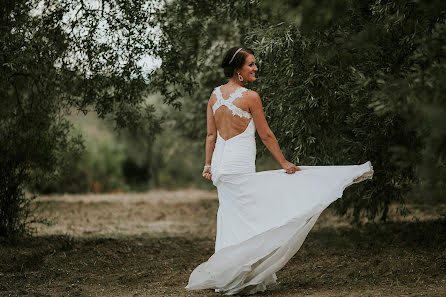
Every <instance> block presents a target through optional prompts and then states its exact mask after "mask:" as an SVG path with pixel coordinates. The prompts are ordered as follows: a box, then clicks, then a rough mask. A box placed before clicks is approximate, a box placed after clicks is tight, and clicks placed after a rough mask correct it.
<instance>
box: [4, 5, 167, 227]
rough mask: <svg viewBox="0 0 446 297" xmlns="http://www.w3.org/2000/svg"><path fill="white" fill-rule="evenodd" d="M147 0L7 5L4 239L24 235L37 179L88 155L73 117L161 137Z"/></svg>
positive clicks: (149, 6) (5, 17)
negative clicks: (30, 188)
mask: <svg viewBox="0 0 446 297" xmlns="http://www.w3.org/2000/svg"><path fill="white" fill-rule="evenodd" d="M151 9H152V7H151V5H148V4H147V3H146V1H132V2H115V1H105V0H104V1H100V2H88V3H86V2H84V1H73V0H62V1H37V0H35V1H33V0H30V1H26V0H19V1H15V0H14V1H11V0H9V1H3V2H2V5H1V6H0V49H1V52H2V55H0V67H1V71H0V94H1V102H2V108H1V109H0V164H1V172H0V236H10V235H12V234H20V233H23V232H26V222H27V218H26V216H25V215H24V214H26V213H28V210H27V209H28V202H29V198H27V197H25V196H24V194H23V189H24V188H25V187H26V186H27V185H29V184H30V183H31V182H32V181H33V179H35V178H40V177H45V176H54V175H58V171H60V168H62V167H63V166H64V162H65V159H64V156H65V155H66V152H67V151H71V152H72V153H73V154H77V153H78V152H79V151H80V150H81V149H82V144H81V143H82V141H81V140H80V138H79V137H71V134H70V133H69V132H70V130H71V125H70V123H69V122H68V121H67V120H66V119H65V114H66V113H68V112H69V111H71V109H72V108H73V107H74V108H77V109H79V110H82V111H84V112H88V108H90V107H94V109H95V110H96V111H97V112H98V114H99V115H100V116H101V117H104V116H105V115H107V114H111V115H113V118H114V120H115V123H116V127H117V128H121V127H129V129H132V130H143V131H145V133H146V135H153V134H154V133H156V132H157V131H159V128H160V127H159V118H158V117H157V116H155V115H154V108H153V106H151V105H149V104H146V103H145V102H144V100H143V92H144V91H145V89H146V83H145V78H144V75H143V72H142V70H141V67H140V66H139V64H138V62H139V61H140V60H141V58H142V57H143V56H144V54H145V51H148V50H150V49H151V48H152V47H153V44H154V40H155V38H153V36H154V35H155V33H153V32H152V29H151V26H152V25H153V24H152V23H151V22H150V21H151V19H152V18H151V13H152V12H151V11H152V10H151Z"/></svg>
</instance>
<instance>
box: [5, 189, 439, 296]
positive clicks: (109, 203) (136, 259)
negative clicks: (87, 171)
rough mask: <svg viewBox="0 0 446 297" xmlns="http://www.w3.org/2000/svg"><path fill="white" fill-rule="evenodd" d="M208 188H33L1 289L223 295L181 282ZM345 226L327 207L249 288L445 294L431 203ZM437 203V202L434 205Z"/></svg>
mask: <svg viewBox="0 0 446 297" xmlns="http://www.w3.org/2000/svg"><path fill="white" fill-rule="evenodd" d="M216 197H217V196H216V193H215V192H202V191H176V192H165V191H158V192H151V193H148V194H114V195H100V196H95V195H84V196H75V195H73V196H54V197H42V198H41V199H39V202H38V203H40V204H41V205H42V206H43V207H44V208H43V209H44V211H43V212H42V213H41V215H43V216H48V215H51V216H57V217H58V220H57V223H56V224H54V225H53V226H50V227H45V226H39V228H38V233H37V235H36V236H35V237H33V238H31V239H26V240H22V241H20V242H16V243H6V242H2V243H1V244H0V259H1V262H0V296H180V297H181V296H222V295H220V294H217V293H214V292H213V291H212V290H204V291H186V290H185V289H184V286H185V285H186V284H187V280H188V277H189V274H190V273H191V271H192V270H193V269H194V268H195V266H197V265H198V264H200V263H201V262H203V261H205V260H207V259H208V258H209V256H210V255H212V253H213V249H214V238H215V216H216V211H217V208H218V201H217V198H216ZM412 209H413V210H414V215H412V216H409V217H406V218H399V217H397V216H393V217H391V219H392V220H391V221H390V222H388V223H386V224H379V225H378V224H374V223H369V224H366V225H365V226H363V227H361V228H356V227H351V226H350V225H349V224H347V223H346V222H345V221H344V220H343V219H340V218H338V217H336V216H333V214H332V213H331V211H330V209H328V210H326V211H325V212H324V213H323V215H322V216H321V217H320V218H319V221H318V222H317V224H316V226H315V227H314V229H313V230H312V231H311V232H310V234H309V236H308V238H307V240H306V241H305V243H304V245H303V246H302V248H301V250H300V251H299V252H298V253H297V254H296V255H295V256H294V257H293V258H292V259H291V260H290V262H289V263H288V264H287V265H286V266H285V267H284V268H283V269H282V270H280V271H279V272H278V273H277V276H278V284H277V285H274V286H272V287H270V288H269V290H268V291H266V292H263V293H260V294H256V295H254V296H307V295H309V296H446V240H445V239H446V222H445V220H440V219H438V214H439V213H442V212H443V210H442V209H440V208H439V207H435V208H432V207H431V208H429V207H426V206H423V207H421V206H418V207H417V206H413V207H412ZM443 213H444V212H443Z"/></svg>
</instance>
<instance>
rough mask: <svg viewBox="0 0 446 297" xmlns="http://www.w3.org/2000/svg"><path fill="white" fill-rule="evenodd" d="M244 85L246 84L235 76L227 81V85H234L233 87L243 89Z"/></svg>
mask: <svg viewBox="0 0 446 297" xmlns="http://www.w3.org/2000/svg"><path fill="white" fill-rule="evenodd" d="M245 83H246V82H245V81H240V80H239V79H237V78H236V77H235V76H233V77H231V78H230V79H229V81H228V84H230V85H234V86H235V85H238V86H241V87H243V86H244V85H245Z"/></svg>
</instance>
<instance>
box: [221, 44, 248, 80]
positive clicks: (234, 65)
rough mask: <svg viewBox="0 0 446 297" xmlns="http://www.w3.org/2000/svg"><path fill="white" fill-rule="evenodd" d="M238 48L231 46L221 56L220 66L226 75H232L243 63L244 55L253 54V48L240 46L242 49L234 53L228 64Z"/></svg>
mask: <svg viewBox="0 0 446 297" xmlns="http://www.w3.org/2000/svg"><path fill="white" fill-rule="evenodd" d="M239 48H240V47H232V48H230V49H229V50H228V51H227V52H226V53H225V55H224V56H223V61H222V62H221V65H220V66H221V68H223V71H224V73H225V76H226V77H232V76H233V75H234V71H235V69H239V68H241V67H242V66H243V65H244V64H245V60H246V56H248V55H249V54H252V55H254V52H253V50H251V49H249V48H244V47H242V49H241V50H240V51H239V52H238V53H237V54H236V55H235V57H234V59H232V62H231V64H229V61H231V58H232V56H233V55H234V53H235V52H236V51H237V50H238V49H239Z"/></svg>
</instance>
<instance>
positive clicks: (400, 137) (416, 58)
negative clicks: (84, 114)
mask: <svg viewBox="0 0 446 297" xmlns="http://www.w3.org/2000/svg"><path fill="white" fill-rule="evenodd" d="M200 3H201V2H200V1H181V2H180V1H178V2H175V1H174V2H170V3H169V5H166V7H165V10H164V13H163V14H161V17H162V20H163V22H162V24H165V25H162V26H161V27H160V29H161V30H162V32H163V35H162V36H163V39H162V42H161V43H160V49H159V51H160V52H162V53H163V56H162V58H163V64H162V65H161V69H160V73H159V76H158V77H159V80H160V81H163V82H166V83H167V84H166V85H167V87H171V89H167V88H164V87H161V88H160V87H159V85H156V87H157V88H158V89H160V91H161V93H162V94H163V95H165V96H166V102H168V103H170V104H173V105H175V106H178V107H179V106H180V105H181V104H180V101H179V100H178V98H179V97H183V98H184V104H183V106H182V107H183V109H184V111H185V114H184V117H183V119H182V120H179V121H178V122H179V123H180V125H181V126H179V127H181V129H183V131H184V133H185V134H186V135H188V136H191V137H193V138H196V139H204V135H205V116H204V115H205V110H206V103H207V100H208V98H209V95H210V93H211V91H212V88H213V87H215V86H216V85H218V84H220V83H224V81H225V79H224V78H223V74H222V71H221V70H220V69H219V68H218V65H219V63H220V59H221V56H222V53H223V52H224V51H225V50H226V49H228V48H230V47H232V46H234V45H237V44H243V45H245V46H246V47H249V48H252V49H254V51H255V54H256V59H257V62H258V64H259V68H260V71H259V73H258V74H259V79H258V80H257V82H255V83H254V84H252V85H249V86H248V87H250V88H251V89H254V90H257V91H258V92H259V94H260V96H261V98H262V101H263V103H264V108H265V113H266V116H267V120H268V122H269V124H270V126H271V128H272V130H273V131H274V133H275V134H276V136H277V138H278V140H279V143H280V145H281V148H282V150H283V152H284V154H285V155H286V157H287V158H288V159H289V160H290V161H294V162H297V163H299V164H306V165H311V164H318V165H333V164H338V165H339V164H358V163H362V162H365V161H367V160H370V161H371V162H372V164H373V166H374V169H375V175H374V178H373V180H372V181H371V182H367V183H363V184H361V185H358V186H355V187H354V188H352V189H349V190H348V191H346V193H345V194H346V195H345V196H346V197H345V199H341V200H339V202H337V204H336V208H337V210H338V211H339V213H341V214H345V213H347V211H348V210H349V209H353V217H354V218H355V219H356V220H359V218H360V217H361V216H363V215H366V216H367V217H369V218H374V217H376V216H381V218H382V219H385V218H386V215H387V212H388V206H389V204H390V203H391V202H393V201H398V202H400V203H401V204H402V205H403V210H404V199H403V197H404V195H405V193H407V192H408V191H409V190H410V189H411V187H412V185H413V184H416V183H417V182H418V181H419V179H420V177H422V176H420V172H424V171H425V172H430V176H429V174H427V173H426V174H424V175H423V176H424V178H425V179H427V180H428V181H429V184H430V183H435V185H437V186H438V190H441V189H444V183H443V182H442V180H444V178H442V177H444V169H445V164H444V153H445V150H444V147H445V146H444V145H443V144H444V141H445V134H444V133H445V132H444V120H443V119H444V117H443V115H444V113H445V106H444V102H445V100H444V98H442V94H443V92H442V91H443V89H444V75H445V74H444V73H445V72H444V68H445V64H444V46H443V45H442V44H444V36H445V35H444V14H445V7H444V4H443V2H440V1H434V2H429V3H428V2H412V1H409V2H408V1H386V2H383V1H365V0H364V1H331V0H327V1H323V2H318V3H317V4H315V3H314V2H313V1H301V2H299V3H298V4H289V2H287V1H280V0H279V1H274V2H273V1H266V2H265V1H259V2H253V1H237V3H232V2H230V3H228V4H227V5H226V6H225V5H217V6H216V7H209V8H203V7H202V6H201V5H200ZM201 4H202V3H201ZM181 20H188V21H187V22H181ZM198 22H199V23H200V24H201V26H200V27H199V30H197V26H198V24H197V23H198ZM227 24H229V26H228V25H227ZM179 36H181V38H179ZM164 62H166V63H164ZM178 69H187V73H183V71H182V72H181V73H179V72H178ZM442 82H443V83H442ZM441 99H442V100H441ZM426 119H428V120H426ZM259 147H262V146H259ZM265 150H266V148H263V150H262V151H261V152H260V153H264V152H265ZM431 194H432V193H429V195H431Z"/></svg>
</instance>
